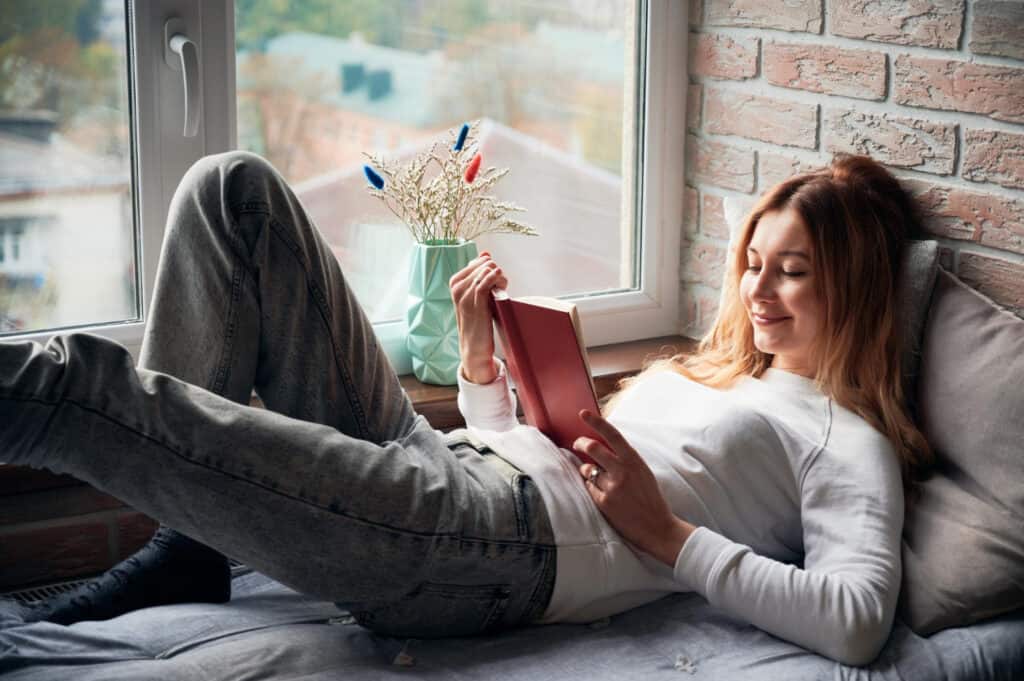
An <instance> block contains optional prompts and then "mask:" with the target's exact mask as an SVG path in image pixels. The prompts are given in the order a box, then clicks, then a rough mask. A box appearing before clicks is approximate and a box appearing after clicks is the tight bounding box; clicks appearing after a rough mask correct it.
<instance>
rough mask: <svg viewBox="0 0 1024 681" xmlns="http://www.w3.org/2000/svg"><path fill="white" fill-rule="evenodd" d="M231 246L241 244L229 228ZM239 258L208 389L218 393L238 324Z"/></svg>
mask: <svg viewBox="0 0 1024 681" xmlns="http://www.w3.org/2000/svg"><path fill="white" fill-rule="evenodd" d="M230 236H231V241H232V246H233V247H234V248H236V249H237V248H240V247H241V245H242V244H240V243H239V241H240V239H239V237H238V232H237V231H236V230H231V232H230ZM239 260H240V259H239V258H238V257H237V255H236V257H235V258H234V264H233V266H232V272H231V296H230V298H229V299H228V312H227V325H226V327H227V328H226V329H225V331H224V343H223V344H222V345H221V354H220V359H219V360H218V362H217V369H216V371H215V372H214V375H213V382H212V385H211V387H210V391H211V392H214V393H217V394H218V395H223V394H224V387H225V386H226V385H227V383H228V378H229V374H230V369H231V366H230V364H231V363H230V357H231V354H232V353H231V352H230V349H231V347H232V345H233V344H234V342H235V332H236V327H237V326H238V319H237V315H238V300H239V298H241V296H242V282H243V281H244V280H245V273H246V268H245V267H244V266H242V265H241V263H240V262H239Z"/></svg>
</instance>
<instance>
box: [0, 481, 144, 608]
mask: <svg viewBox="0 0 1024 681" xmlns="http://www.w3.org/2000/svg"><path fill="white" fill-rule="evenodd" d="M156 527H157V525H156V523H155V522H154V521H153V520H152V519H150V518H148V517H147V516H145V515H143V514H141V513H139V512H137V511H135V510H133V509H131V508H129V507H128V506H125V505H124V504H123V503H122V502H121V501H119V500H118V499H115V498H113V497H111V496H109V495H106V494H103V493H102V492H98V491H97V490H95V489H93V488H92V487H90V486H89V485H86V484H85V483H83V482H80V481H78V480H76V479H75V478H72V477H71V476H68V475H53V474H51V473H49V472H47V471H37V470H33V469H30V468H24V467H21V466H0V590H8V589H13V588H17V587H23V586H30V585H36V584H43V583H48V582H55V581H61V580H66V579H74V578H80V577H84V576H88V575H93V574H97V573H99V572H102V571H103V570H105V569H107V568H108V567H110V566H111V565H113V564H114V563H117V562H119V561H121V560H123V559H124V558H126V557H128V556H129V555H131V554H132V553H134V552H135V551H136V550H137V549H138V548H139V547H141V546H142V545H143V544H145V543H146V542H147V541H148V540H149V538H150V537H151V536H152V535H153V532H154V531H155V530H156Z"/></svg>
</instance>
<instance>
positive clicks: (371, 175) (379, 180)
mask: <svg viewBox="0 0 1024 681" xmlns="http://www.w3.org/2000/svg"><path fill="white" fill-rule="evenodd" d="M363 174H364V175H366V179H367V180H368V181H369V182H370V184H372V185H373V186H374V187H376V188H377V189H384V178H383V177H381V176H380V175H378V174H377V171H376V170H374V169H373V168H371V167H370V166H363Z"/></svg>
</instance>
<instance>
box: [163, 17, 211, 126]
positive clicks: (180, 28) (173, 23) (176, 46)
mask: <svg viewBox="0 0 1024 681" xmlns="http://www.w3.org/2000/svg"><path fill="white" fill-rule="evenodd" d="M164 62H166V63H167V65H168V66H169V67H171V68H172V69H174V70H175V71H181V78H182V84H183V85H184V92H185V133H184V134H185V137H195V136H196V133H197V132H199V117H200V116H201V115H202V110H203V94H202V93H203V90H202V88H200V87H199V48H198V47H196V44H195V43H194V42H193V41H192V40H190V39H189V37H188V36H187V35H186V34H185V22H184V21H182V20H181V19H180V18H178V17H173V18H171V19H168V20H167V21H166V22H165V23H164Z"/></svg>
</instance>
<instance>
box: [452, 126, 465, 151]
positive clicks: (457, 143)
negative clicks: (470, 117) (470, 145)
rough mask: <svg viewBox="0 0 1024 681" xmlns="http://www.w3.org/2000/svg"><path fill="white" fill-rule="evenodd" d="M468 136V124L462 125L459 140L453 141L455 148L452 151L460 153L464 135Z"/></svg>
mask: <svg viewBox="0 0 1024 681" xmlns="http://www.w3.org/2000/svg"><path fill="white" fill-rule="evenodd" d="M468 134H469V123H463V124H462V130H459V138H458V139H457V140H455V146H454V147H452V151H462V145H463V144H465V143H466V135H468Z"/></svg>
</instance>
